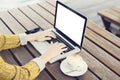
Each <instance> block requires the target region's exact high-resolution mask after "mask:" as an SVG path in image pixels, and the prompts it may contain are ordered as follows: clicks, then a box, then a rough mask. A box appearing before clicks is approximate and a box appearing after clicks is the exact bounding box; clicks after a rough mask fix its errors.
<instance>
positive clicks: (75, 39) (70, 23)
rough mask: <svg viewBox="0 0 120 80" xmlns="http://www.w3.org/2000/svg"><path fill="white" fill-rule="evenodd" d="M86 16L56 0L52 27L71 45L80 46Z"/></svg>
mask: <svg viewBox="0 0 120 80" xmlns="http://www.w3.org/2000/svg"><path fill="white" fill-rule="evenodd" d="M86 21H87V18H86V17H84V16H83V15H81V14H80V13H78V12H76V11H74V10H73V9H71V8H69V7H68V6H66V5H64V4H63V3H61V2H59V1H57V3H56V14H55V22H54V27H55V28H56V29H57V30H58V31H59V32H60V33H61V34H62V35H63V36H64V37H65V38H67V39H68V40H69V41H70V42H72V43H73V45H75V46H78V47H79V48H81V47H82V43H83V37H84V32H85V27H86Z"/></svg>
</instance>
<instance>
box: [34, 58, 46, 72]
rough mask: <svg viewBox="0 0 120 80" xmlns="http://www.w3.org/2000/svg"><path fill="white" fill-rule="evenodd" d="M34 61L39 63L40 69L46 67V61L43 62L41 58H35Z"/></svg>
mask: <svg viewBox="0 0 120 80" xmlns="http://www.w3.org/2000/svg"><path fill="white" fill-rule="evenodd" d="M32 61H34V62H35V63H37V64H38V66H39V68H40V71H42V70H43V69H44V68H45V63H44V62H43V60H42V59H41V58H35V59H33V60H32Z"/></svg>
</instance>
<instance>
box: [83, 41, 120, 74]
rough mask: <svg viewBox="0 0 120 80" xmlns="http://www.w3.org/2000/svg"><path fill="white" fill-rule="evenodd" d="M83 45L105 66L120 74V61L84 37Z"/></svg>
mask: <svg viewBox="0 0 120 80" xmlns="http://www.w3.org/2000/svg"><path fill="white" fill-rule="evenodd" d="M83 47H84V48H85V50H87V51H88V52H89V53H90V54H91V55H93V56H94V57H95V58H96V59H98V60H99V61H101V62H102V64H104V65H105V66H107V67H108V68H110V69H112V70H113V71H114V72H115V73H117V74H118V75H120V69H119V68H120V62H119V61H118V60H116V59H115V58H114V57H112V56H111V55H109V53H107V52H105V51H103V50H102V49H101V48H99V47H98V46H96V45H95V44H94V43H92V42H90V41H89V40H88V39H84V44H83Z"/></svg>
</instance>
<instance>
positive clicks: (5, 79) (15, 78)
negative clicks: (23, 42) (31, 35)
mask: <svg viewBox="0 0 120 80" xmlns="http://www.w3.org/2000/svg"><path fill="white" fill-rule="evenodd" d="M19 45H20V40H19V36H18V35H12V34H11V35H8V34H6V35H2V34H0V51H1V50H5V49H10V48H16V47H18V46H19ZM39 73H40V69H39V67H38V65H37V64H36V63H35V62H33V61H30V62H28V63H27V64H25V65H23V66H17V65H11V64H8V63H6V62H5V61H4V60H3V59H2V57H0V80H34V79H35V78H36V77H37V76H38V74H39Z"/></svg>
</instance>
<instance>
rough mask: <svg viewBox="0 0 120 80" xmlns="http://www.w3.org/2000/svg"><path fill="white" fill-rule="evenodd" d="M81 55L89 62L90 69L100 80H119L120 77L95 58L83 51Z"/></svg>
mask: <svg viewBox="0 0 120 80" xmlns="http://www.w3.org/2000/svg"><path fill="white" fill-rule="evenodd" d="M80 55H81V56H82V57H83V59H84V60H85V61H86V62H87V64H88V66H89V69H90V70H91V71H92V72H94V74H96V75H97V76H98V77H99V78H100V80H119V79H120V77H119V76H118V75H116V74H115V73H113V72H112V71H111V70H110V69H108V68H107V67H106V66H105V65H103V64H102V63H101V62H99V61H98V60H96V59H95V58H94V57H93V56H91V55H90V54H89V53H88V52H86V51H85V50H82V51H81V53H80Z"/></svg>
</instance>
